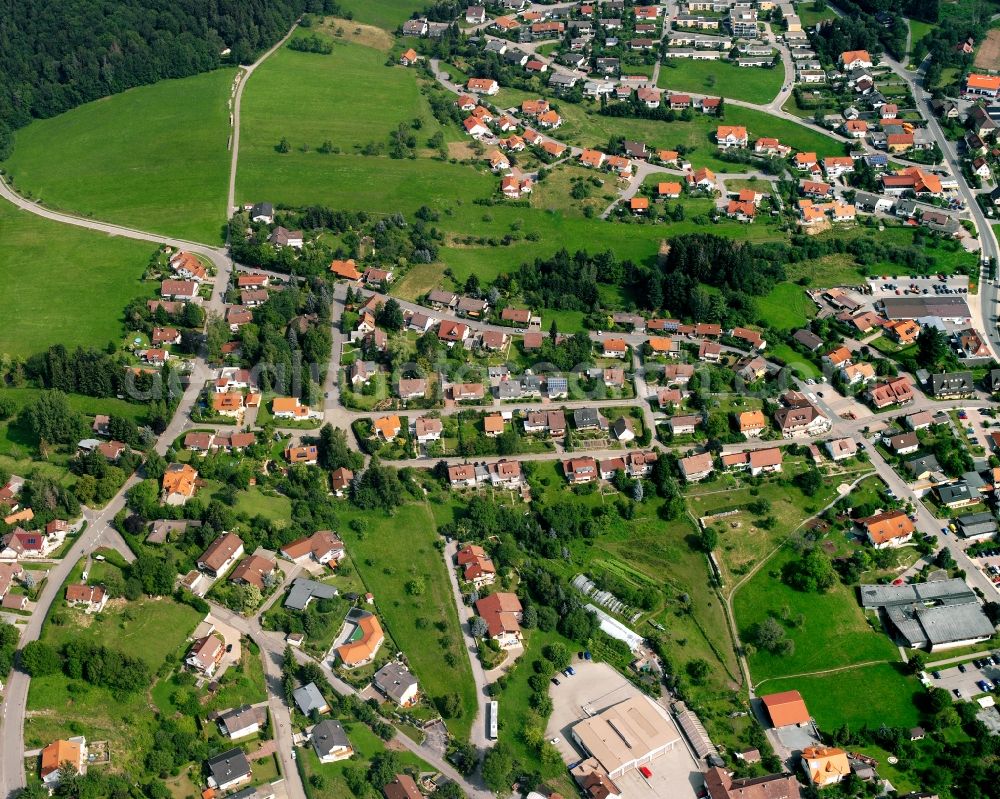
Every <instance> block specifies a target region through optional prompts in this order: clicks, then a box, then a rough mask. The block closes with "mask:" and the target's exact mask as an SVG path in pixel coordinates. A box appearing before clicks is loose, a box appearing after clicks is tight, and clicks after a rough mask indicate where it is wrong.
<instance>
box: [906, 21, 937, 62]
mask: <svg viewBox="0 0 1000 799" xmlns="http://www.w3.org/2000/svg"><path fill="white" fill-rule="evenodd" d="M907 22H909V23H910V57H911V58H913V57H914V56H921V55H923V54H924V53H925V52H926V51H925V50H924V49H923V48H922V47H920V46H919V44H920V40H921V39H923V38H924V37H925V36H926V35H927V34H928V33H930V32H931V31H932V30H933V29H934V25H932V24H931V23H929V22H920V21H919V20H916V19H910V20H907Z"/></svg>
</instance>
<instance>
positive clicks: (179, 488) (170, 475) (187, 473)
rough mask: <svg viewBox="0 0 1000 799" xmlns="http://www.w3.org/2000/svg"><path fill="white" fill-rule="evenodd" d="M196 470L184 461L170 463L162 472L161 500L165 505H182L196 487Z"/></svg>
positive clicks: (191, 495) (192, 494)
mask: <svg viewBox="0 0 1000 799" xmlns="http://www.w3.org/2000/svg"><path fill="white" fill-rule="evenodd" d="M197 480H198V472H197V470H196V469H194V468H193V467H191V466H189V465H188V464H186V463H171V464H170V465H169V466H167V470H166V471H165V472H164V474H163V481H162V486H163V491H162V497H163V502H164V503H165V504H167V505H183V504H184V503H185V502H187V501H188V500H189V499H190V498H191V497H193V496H194V492H195V490H196V488H197Z"/></svg>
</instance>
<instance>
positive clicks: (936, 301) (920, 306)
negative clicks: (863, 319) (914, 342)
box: [882, 295, 971, 324]
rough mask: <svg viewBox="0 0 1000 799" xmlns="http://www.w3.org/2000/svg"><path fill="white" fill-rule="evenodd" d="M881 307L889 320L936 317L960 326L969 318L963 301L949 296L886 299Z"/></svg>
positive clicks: (966, 305) (966, 304) (967, 308)
mask: <svg viewBox="0 0 1000 799" xmlns="http://www.w3.org/2000/svg"><path fill="white" fill-rule="evenodd" d="M882 307H883V308H884V309H885V315H886V316H887V317H888V318H889V319H923V318H924V317H926V316H936V317H938V318H939V319H941V320H943V321H945V322H954V323H955V324H960V323H963V322H965V321H967V320H968V319H969V318H970V317H971V314H970V313H969V305H968V303H966V301H965V299H964V298H963V297H953V296H950V295H945V296H940V295H935V296H931V295H927V296H926V297H923V296H921V297H886V298H885V299H884V300H882Z"/></svg>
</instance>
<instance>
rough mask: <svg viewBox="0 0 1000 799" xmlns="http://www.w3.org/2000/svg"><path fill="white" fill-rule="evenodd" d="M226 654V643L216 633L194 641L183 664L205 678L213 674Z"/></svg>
mask: <svg viewBox="0 0 1000 799" xmlns="http://www.w3.org/2000/svg"><path fill="white" fill-rule="evenodd" d="M225 653H226V642H225V640H224V639H223V638H222V636H221V635H219V634H218V633H209V634H208V635H206V636H204V637H202V638H198V639H195V641H194V642H193V643H192V644H191V648H190V649H189V650H188V654H187V657H186V658H185V660H184V662H185V663H186V664H187V665H188V666H190V667H191V668H192V669H194V670H195V671H197V672H200V673H201V674H204V675H205V676H206V677H211V676H212V675H213V674H215V670H216V669H217V668H218V667H219V663H220V662H221V661H222V656H223V655H224V654H225Z"/></svg>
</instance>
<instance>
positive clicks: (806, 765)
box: [802, 746, 851, 788]
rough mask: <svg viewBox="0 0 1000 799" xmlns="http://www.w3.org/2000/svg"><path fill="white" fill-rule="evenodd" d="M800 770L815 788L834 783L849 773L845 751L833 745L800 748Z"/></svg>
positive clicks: (849, 768) (849, 767)
mask: <svg viewBox="0 0 1000 799" xmlns="http://www.w3.org/2000/svg"><path fill="white" fill-rule="evenodd" d="M802 770H803V771H805V773H806V775H807V776H808V777H809V782H810V783H811V784H812V785H815V786H816V787H817V788H822V787H823V786H825V785H835V784H836V783H838V782H840V781H841V780H842V779H844V777H846V776H847V775H848V774H850V773H851V764H850V763H849V762H848V760H847V752H845V751H844V750H843V749H838V748H837V747H835V746H807V747H806V748H805V749H803V750H802Z"/></svg>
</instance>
